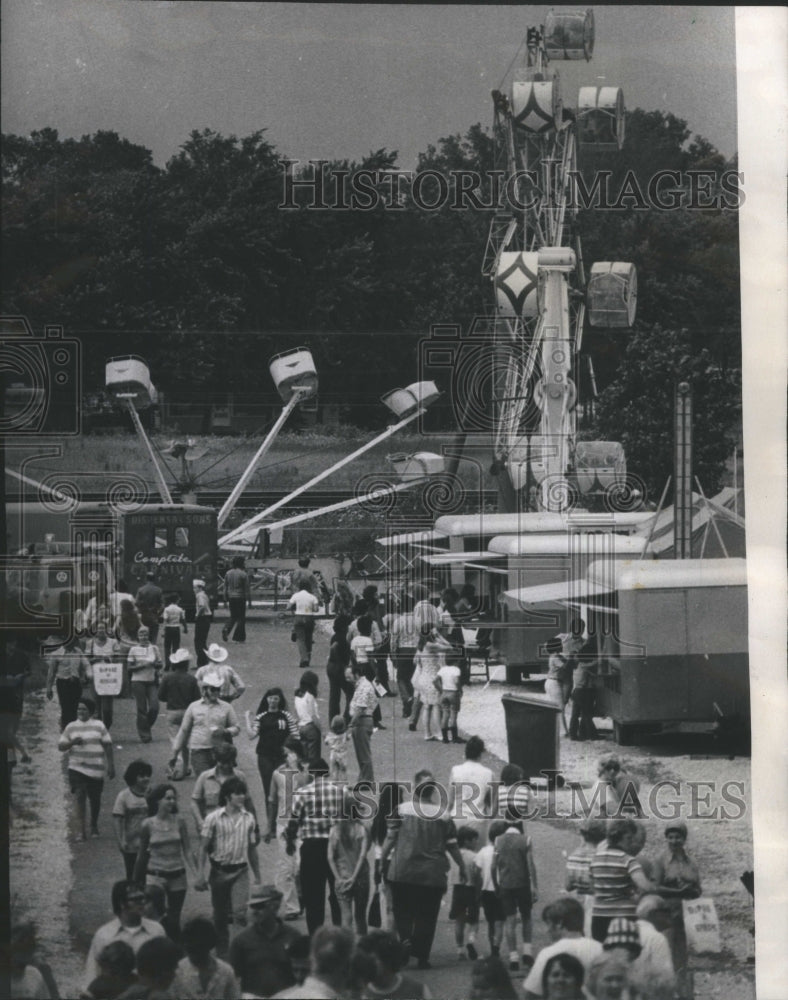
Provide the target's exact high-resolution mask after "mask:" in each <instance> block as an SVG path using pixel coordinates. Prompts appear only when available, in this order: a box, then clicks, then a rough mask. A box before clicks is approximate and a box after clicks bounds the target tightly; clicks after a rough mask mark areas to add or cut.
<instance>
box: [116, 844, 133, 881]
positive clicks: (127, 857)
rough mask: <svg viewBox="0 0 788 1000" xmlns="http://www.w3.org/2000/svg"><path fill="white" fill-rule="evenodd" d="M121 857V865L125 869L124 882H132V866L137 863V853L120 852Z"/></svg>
mask: <svg viewBox="0 0 788 1000" xmlns="http://www.w3.org/2000/svg"><path fill="white" fill-rule="evenodd" d="M120 853H121V856H122V857H123V864H124V865H125V867H126V881H127V882H133V881H134V865H136V863H137V852H136V851H121V852H120Z"/></svg>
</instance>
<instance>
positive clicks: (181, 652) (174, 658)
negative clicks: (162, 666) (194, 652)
mask: <svg viewBox="0 0 788 1000" xmlns="http://www.w3.org/2000/svg"><path fill="white" fill-rule="evenodd" d="M190 658H191V653H190V652H189V650H188V649H184V648H183V646H181V647H180V648H179V649H176V650H175V652H174V653H171V654H170V663H183V661H184V660H188V659H190Z"/></svg>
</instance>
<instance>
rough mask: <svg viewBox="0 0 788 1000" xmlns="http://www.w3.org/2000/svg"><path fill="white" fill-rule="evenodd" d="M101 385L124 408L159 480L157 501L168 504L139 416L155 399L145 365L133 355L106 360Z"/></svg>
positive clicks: (161, 475) (169, 496)
mask: <svg viewBox="0 0 788 1000" xmlns="http://www.w3.org/2000/svg"><path fill="white" fill-rule="evenodd" d="M104 384H105V386H106V388H107V391H108V392H109V393H110V394H111V395H112V396H114V397H115V399H116V400H117V401H118V402H119V404H120V405H121V406H125V407H126V409H127V410H128V413H129V416H130V417H131V421H132V423H133V424H134V429H135V430H136V432H137V434H138V436H139V438H140V440H141V441H142V443H143V444H144V445H145V448H146V449H147V452H148V455H149V456H150V460H151V462H152V463H153V468H154V470H155V472H156V478H157V479H158V481H159V489H160V490H161V498H162V500H163V501H164V503H167V504H171V503H172V502H173V499H172V494H171V493H170V488H169V486H168V485H167V480H166V479H165V478H164V472H163V471H162V468H161V465H160V464H159V460H158V459H157V458H156V453H155V452H154V450H153V445H152V444H151V441H150V438H149V437H148V435H147V434H146V433H145V428H144V427H143V426H142V421H141V420H140V415H139V411H140V410H146V409H147V408H148V407H149V406H152V405H153V404H154V403H155V402H156V398H157V394H156V388H155V386H154V385H153V383H152V382H151V380H150V369H149V368H148V365H147V362H146V361H145V360H144V358H140V357H139V356H138V355H136V354H124V355H123V356H121V357H116V358H109V359H108V361H107V363H106V366H105V368H104Z"/></svg>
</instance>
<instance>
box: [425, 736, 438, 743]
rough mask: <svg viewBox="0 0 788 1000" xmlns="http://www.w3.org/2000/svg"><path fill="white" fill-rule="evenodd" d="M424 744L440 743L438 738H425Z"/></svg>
mask: <svg viewBox="0 0 788 1000" xmlns="http://www.w3.org/2000/svg"><path fill="white" fill-rule="evenodd" d="M424 742H425V743H437V742H438V737H437V736H425V737H424Z"/></svg>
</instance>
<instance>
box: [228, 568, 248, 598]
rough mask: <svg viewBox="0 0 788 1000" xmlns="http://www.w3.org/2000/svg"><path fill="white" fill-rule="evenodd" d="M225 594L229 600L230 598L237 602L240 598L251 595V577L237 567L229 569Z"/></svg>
mask: <svg viewBox="0 0 788 1000" xmlns="http://www.w3.org/2000/svg"><path fill="white" fill-rule="evenodd" d="M224 592H225V595H226V596H227V598H228V600H229V599H230V598H233V599H234V600H235V599H237V598H239V597H243V598H245V597H247V596H248V594H249V577H248V575H247V573H246V570H243V569H238V568H236V567H233V569H228V570H227V573H226V575H225V577H224Z"/></svg>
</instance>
